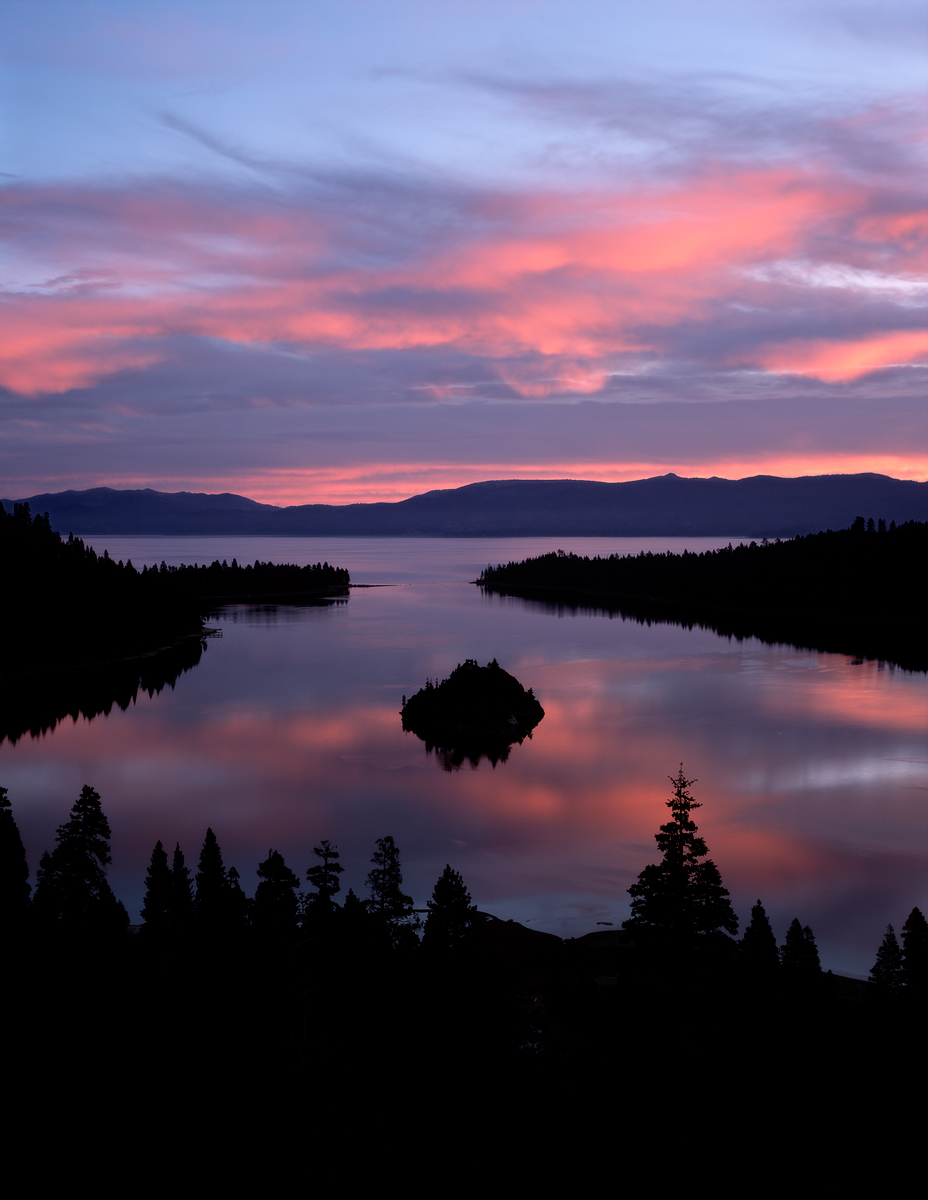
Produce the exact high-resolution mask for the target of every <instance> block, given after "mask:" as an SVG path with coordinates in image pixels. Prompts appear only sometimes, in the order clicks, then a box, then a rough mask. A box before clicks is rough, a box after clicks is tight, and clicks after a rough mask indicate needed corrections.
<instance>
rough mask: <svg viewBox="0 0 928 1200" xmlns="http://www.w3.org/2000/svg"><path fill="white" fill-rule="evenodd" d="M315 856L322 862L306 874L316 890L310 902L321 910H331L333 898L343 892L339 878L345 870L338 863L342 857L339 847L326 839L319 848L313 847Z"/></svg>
mask: <svg viewBox="0 0 928 1200" xmlns="http://www.w3.org/2000/svg"><path fill="white" fill-rule="evenodd" d="M313 854H315V855H316V857H317V858H321V859H322V862H321V863H316V864H315V866H312V867H310V868H309V869H308V870H307V872H306V878H307V879H308V880H309V882H310V883H311V884H312V885H313V887H314V888H315V889H316V892H315V895H313V896H310V901H311V903H312V904H314V905H316V906H318V907H320V908H323V909H330V908H331V907H332V897H333V896H334V895H336V893H338V892H340V891H341V887H342V885H341V881H340V880H339V878H338V877H339V875H341V873H342V872H343V871H344V869H345V868H344V867H343V866H342V865H341V863H339V861H338V859H339V857H340V855H339V853H338V847H337V846H334V845H333V844H332V843H331V842H330V841H329V840H328V838H325V839H324V840H323V841H322V842H320V843H319V845H318V846H313Z"/></svg>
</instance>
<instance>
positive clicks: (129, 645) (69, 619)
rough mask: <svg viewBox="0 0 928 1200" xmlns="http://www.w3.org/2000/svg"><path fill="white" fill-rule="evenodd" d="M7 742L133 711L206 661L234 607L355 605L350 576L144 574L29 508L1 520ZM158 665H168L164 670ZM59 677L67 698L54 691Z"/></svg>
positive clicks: (0, 725) (310, 570)
mask: <svg viewBox="0 0 928 1200" xmlns="http://www.w3.org/2000/svg"><path fill="white" fill-rule="evenodd" d="M0 563H2V565H3V588H2V589H0V617H2V620H3V629H4V637H3V641H2V651H0V681H2V682H3V684H4V687H3V694H2V698H0V737H2V736H4V735H6V736H9V737H11V738H13V739H14V740H15V738H16V737H18V736H20V735H21V734H22V733H23V732H25V730H26V729H31V730H32V731H33V732H39V731H41V730H42V729H46V728H50V727H52V726H53V725H54V724H55V722H56V721H57V720H60V719H61V717H62V716H63V715H64V714H65V713H66V712H71V713H72V714H73V715H77V713H78V712H83V713H85V714H86V715H93V714H94V713H96V712H108V711H109V708H110V707H111V706H112V704H113V703H114V702H115V703H118V704H120V705H121V706H122V707H125V705H126V704H127V703H129V702H130V701H131V698H132V697H134V695H135V694H136V692H137V690H138V688H139V687H140V686H141V687H143V688H145V689H146V690H149V691H151V690H160V688H161V687H163V686H164V684H165V682H173V679H175V678H176V677H177V675H178V674H180V672H181V671H183V670H187V669H189V668H190V667H191V666H194V665H195V664H196V662H198V661H199V658H200V655H201V653H202V649H203V645H204V643H203V641H202V639H203V637H204V635H205V633H206V632H207V630H206V627H205V624H204V619H205V617H206V616H207V615H208V613H209V612H210V610H211V609H213V608H214V607H215V606H216V605H217V604H220V603H223V602H226V601H243V600H263V601H269V600H278V599H288V600H295V599H302V598H312V597H321V596H326V597H331V596H346V595H347V594H348V585H349V583H350V579H349V574H348V572H347V571H345V570H342V569H341V568H338V567H333V566H330V565H329V564H328V563H317V564H316V565H315V566H306V567H298V566H293V565H289V564H284V565H275V564H273V563H262V562H255V563H254V564H253V565H248V566H239V564H238V563H237V562H236V561H235V559H233V560H232V563H231V565H230V564H228V563H226V562H222V563H220V562H214V563H213V564H212V565H211V566H196V565H193V566H186V565H181V566H179V567H171V566H167V565H166V564H165V563H162V564H161V565H160V567H142V569H141V570H138V569H137V568H136V567H134V566H133V565H132V563H131V562H128V561H127V562H122V561H119V562H115V561H114V560H113V559H111V558H110V557H109V555H108V553H107V552H106V551H104V553H103V554H102V555H98V554H97V553H96V552H95V551H94V549H93V548H92V547H91V546H87V545H85V544H84V542H83V541H82V540H81V539H80V538H75V537H73V536H69V537H68V538H67V539H65V538H63V537H61V535H60V534H59V533H56V532H55V531H54V530H53V529H52V528H51V524H50V521H49V518H48V514H47V513H45V514H36V515H35V516H33V515H32V514H31V512H30V510H29V505H28V504H17V505H16V507H15V509H14V511H13V512H12V513H7V512H4V511H2V510H0ZM153 656H157V658H158V661H157V662H156V661H155V659H154V657H153ZM49 672H54V673H56V679H55V686H54V687H53V688H50V687H48V686H47V682H46V681H47V679H48V675H49Z"/></svg>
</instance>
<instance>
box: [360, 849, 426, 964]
mask: <svg viewBox="0 0 928 1200" xmlns="http://www.w3.org/2000/svg"><path fill="white" fill-rule="evenodd" d="M371 862H372V863H373V864H374V869H373V870H372V871H370V872H369V873H368V876H367V879H366V880H365V882H366V884H367V887H368V889H369V890H370V893H371V895H370V899H369V900H368V901H367V908H368V911H369V912H371V913H372V914H373V915H374V916H376V917H377V918H378V919H379V920H380V921H382V922H383V923H384V925H385V926H386V927H387V929H388V932H389V933H390V936H391V938H392V940H393V943H394V945H398V944H399V943H400V942H404V941H406V940H407V938H408V936H409V935H411V934H412V931H413V929H415V928H416V927H417V926H418V922H417V921H416V919H415V917H414V915H413V911H412V896H407V895H405V893H404V892H403V891H402V886H403V873H402V871H401V869H400V852H399V847H398V846H397V845H396V843H395V842H394V840H393V838H392V837H384V838H378V839H377V849H376V850H375V851H374V853H373V854H372V856H371Z"/></svg>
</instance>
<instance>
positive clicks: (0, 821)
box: [0, 787, 32, 929]
mask: <svg viewBox="0 0 928 1200" xmlns="http://www.w3.org/2000/svg"><path fill="white" fill-rule="evenodd" d="M31 891H32V888H31V887H30V886H29V864H28V863H27V862H26V848H25V846H24V845H23V839H22V838H21V837H20V834H19V827H18V826H17V824H16V822H15V821H14V820H13V806H12V805H11V804H10V801H9V799H8V798H7V789H6V788H5V787H0V929H10V928H15V927H16V926H17V925H20V924H21V923H22V922H23V921H24V920H25V918H26V914H27V913H28V911H29V893H30V892H31Z"/></svg>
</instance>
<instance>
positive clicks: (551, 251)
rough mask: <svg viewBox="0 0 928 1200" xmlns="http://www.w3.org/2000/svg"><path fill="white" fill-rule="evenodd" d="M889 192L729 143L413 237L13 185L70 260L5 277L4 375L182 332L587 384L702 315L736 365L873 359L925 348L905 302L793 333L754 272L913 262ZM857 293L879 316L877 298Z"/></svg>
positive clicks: (673, 339) (50, 378)
mask: <svg viewBox="0 0 928 1200" xmlns="http://www.w3.org/2000/svg"><path fill="white" fill-rule="evenodd" d="M885 191H886V189H885V188H883V189H882V190H881V187H880V185H878V184H870V185H866V186H865V184H864V183H862V182H860V181H859V180H853V181H852V180H849V179H848V178H847V177H845V176H844V175H840V174H837V173H832V174H828V173H827V172H826V171H824V170H817V171H816V170H809V169H806V168H803V167H800V166H798V165H788V166H783V165H780V166H777V167H775V168H768V169H761V168H756V167H752V168H750V169H745V168H743V167H733V166H724V165H719V166H717V167H716V168H715V169H713V170H711V171H705V172H703V174H701V175H700V176H698V177H696V178H690V179H682V180H677V181H676V182H674V183H669V184H665V185H663V186H661V187H656V186H648V187H642V188H639V189H637V190H635V189H632V190H623V191H620V190H616V191H615V192H602V191H601V192H598V193H585V194H580V195H576V194H573V193H567V192H565V193H561V194H556V193H546V194H537V195H523V196H515V197H513V196H508V197H483V198H478V199H477V200H474V199H473V198H472V197H464V198H462V199H460V200H459V201H458V208H459V216H460V218H461V219H460V220H459V221H458V222H457V223H452V224H453V228H451V229H449V230H445V231H442V230H439V231H438V232H437V233H436V231H434V230H433V231H429V230H424V231H423V234H422V236H421V237H419V238H416V237H415V236H412V234H411V233H410V231H409V230H407V229H405V228H402V229H399V230H398V229H397V228H396V227H395V226H396V224H397V221H398V220H399V218H397V217H395V214H392V215H391V214H388V215H387V217H386V218H384V219H383V220H382V223H381V224H380V225H378V224H377V220H376V216H377V214H376V211H375V209H376V206H374V208H372V209H371V211H370V212H368V213H365V214H364V215H365V219H364V220H360V219H359V218H358V216H357V213H350V214H348V215H347V216H346V215H345V214H343V213H340V212H339V211H337V210H332V211H330V210H326V209H324V208H323V207H321V206H319V205H317V207H316V210H313V208H312V203H313V202H312V200H311V199H310V200H307V201H306V202H305V203H304V204H300V203H296V202H294V201H292V200H289V201H287V202H286V203H282V202H281V201H280V200H279V198H268V197H266V196H264V197H262V196H254V195H248V196H243V195H237V196H231V195H224V194H205V193H202V192H200V193H198V192H196V191H195V190H193V189H191V190H189V191H188V192H186V193H185V192H183V191H180V190H178V189H174V190H171V191H169V192H166V193H163V194H162V193H149V194H143V193H142V192H140V191H123V192H109V193H102V192H92V191H83V192H81V191H78V190H76V189H70V190H64V189H48V190H47V191H43V190H41V189H25V188H13V189H9V190H8V192H7V195H6V201H5V211H6V216H5V222H6V224H7V226H8V228H10V229H11V230H12V233H13V235H14V237H13V240H14V241H16V240H17V237H18V238H19V240H20V241H21V242H22V245H23V246H24V247H27V248H26V249H24V250H23V251H22V256H23V257H22V260H21V261H20V263H19V268H20V274H21V275H31V276H32V277H35V276H36V275H37V274H38V273H39V267H40V265H41V266H42V268H43V269H47V271H46V274H45V278H46V279H49V278H50V279H51V282H50V283H41V284H39V285H36V286H30V287H26V286H21V287H20V290H19V291H17V292H11V291H8V292H7V294H6V296H5V299H4V302H3V303H4V327H5V337H4V339H3V345H2V348H0V381H2V382H3V383H4V384H5V386H7V387H8V388H10V389H12V390H13V391H16V392H19V393H21V394H25V395H37V394H40V393H44V392H61V391H66V390H68V389H69V388H75V387H88V386H92V385H93V384H95V383H97V382H99V381H100V380H103V379H105V378H106V377H107V376H109V375H112V374H113V373H115V372H119V371H125V370H127V369H136V370H138V369H142V368H144V367H146V366H147V365H150V364H152V363H153V362H156V361H158V359H159V357H160V356H161V355H162V354H163V350H162V349H161V348H160V346H159V343H160V342H161V341H163V340H164V339H167V338H176V337H177V336H179V335H180V336H186V337H193V338H200V339H215V340H219V341H222V342H227V343H232V344H239V345H267V346H274V347H280V346H286V347H288V348H289V349H290V350H291V351H292V352H295V353H297V354H306V353H308V352H309V351H312V350H316V349H318V348H320V347H321V348H338V349H340V350H344V351H349V352H355V353H361V354H363V353H365V352H370V351H410V350H411V351H416V350H421V349H423V348H436V347H440V348H447V349H453V350H455V351H458V352H461V353H465V354H468V355H470V356H476V357H478V358H480V359H482V360H483V361H484V364H485V366H486V369H487V373H488V374H489V375H490V376H491V377H493V378H496V379H499V380H501V381H502V382H504V383H505V384H507V385H508V386H509V388H510V389H511V390H512V391H513V392H514V393H516V394H517V395H522V396H525V397H529V398H538V397H544V396H548V395H552V394H560V395H564V394H574V395H583V394H594V393H596V392H598V391H599V390H600V389H601V388H602V387H603V385H604V382H605V380H606V379H607V378H608V376H609V374H610V372H611V371H612V370H613V369H614V368H615V364H616V363H618V362H621V363H623V364H625V365H628V364H630V365H631V366H632V368H633V369H641V368H642V366H643V365H646V364H647V363H649V362H654V361H660V360H661V359H667V358H668V357H670V358H673V357H675V356H679V355H680V354H682V353H684V349H682V348H681V345H678V342H679V340H680V337H681V336H682V335H681V332H680V331H681V330H684V329H690V330H692V329H693V328H694V327H700V328H705V330H706V331H707V336H705V337H703V338H702V339H699V338H697V339H696V344H697V350H695V351H694V350H693V348H692V344H691V343H692V341H693V339H692V337H690V341H689V342H688V343H687V345H686V347H685V351H686V353H687V354H688V355H689V356H692V355H693V354H694V353H695V354H696V355H697V357H700V358H702V359H705V360H706V361H710V362H711V361H712V360H714V361H715V363H716V364H717V365H724V364H725V363H731V362H737V364H738V365H739V366H741V367H750V368H754V369H758V370H762V371H773V372H782V371H788V372H794V373H799V374H805V375H811V376H814V377H816V378H819V379H823V380H838V379H848V378H853V377H855V376H858V375H861V374H863V373H866V372H869V371H872V370H876V369H880V368H882V367H884V366H887V365H890V364H899V363H902V364H907V363H913V362H919V361H921V360H922V358H923V355H924V351H925V342H924V338H923V337H922V336H921V335H920V334H919V333H917V332H914V331H912V330H911V328H887V327H886V324H885V322H886V317H887V311H886V305H885V303H884V304H883V306H882V310H881V318H882V321H883V324H882V325H881V326H880V327H879V328H872V329H870V330H865V331H864V332H862V333H861V332H859V331H858V333H857V335H856V336H855V337H853V338H849V337H848V331H847V330H846V329H845V328H844V327H843V326H842V325H841V323H840V321H839V322H838V324H837V325H836V326H835V327H834V328H829V322H830V321H831V323H832V324H834V321H833V320H832V318H831V316H830V311H831V310H830V309H829V307H828V304H827V303H825V302H824V301H822V299H821V295H817V296H816V297H815V299H816V301H817V302H820V309H819V310H818V311H817V313H816V317H815V320H813V321H811V322H806V325H807V326H808V328H800V329H795V330H791V331H790V333H789V336H786V337H784V334H783V330H782V328H781V329H774V328H771V314H773V315H777V314H779V313H780V311H781V310H783V311H788V310H789V306H790V304H795V303H796V302H797V289H798V288H799V287H800V284H799V283H797V282H796V281H795V280H794V281H793V282H792V284H791V285H790V292H789V297H788V298H787V297H785V296H784V291H783V289H784V286H785V285H784V284H783V282H782V280H781V281H780V282H778V283H775V284H773V283H769V282H762V281H759V280H758V278H757V277H756V272H757V268H759V267H764V266H765V265H766V264H775V263H777V262H779V261H781V260H784V259H796V258H801V257H805V258H806V259H810V258H811V259H813V260H814V256H815V254H816V251H817V248H818V247H820V246H823V245H825V244H827V245H828V253H829V254H830V255H832V257H833V254H834V245H833V243H834V242H835V241H836V240H838V241H840V243H841V246H842V252H843V253H844V255H845V258H846V259H847V261H849V262H858V261H859V262H861V263H864V262H870V261H874V260H875V259H876V258H881V261H882V268H881V269H882V270H883V271H884V272H885V271H886V270H887V269H888V268H890V269H892V270H901V269H903V268H905V269H906V270H908V271H909V272H910V273H911V271H912V270H914V268H915V267H916V266H917V265H918V262H920V260H921V257H922V249H923V241H922V239H921V233H920V230H921V224H920V217H919V214H918V212H917V211H914V207H913V206H912V205H910V206H909V207H910V208H913V211H902V210H901V209H902V207H904V205H903V203H902V201H901V200H900V199H899V198H898V197H890V199H892V200H893V202H894V205H895V210H894V211H893V212H892V213H881V212H880V211H874V210H879V209H880V208H881V206H882V207H883V208H885V207H886V206H887V204H888V203H889V201H888V199H887V196H886V195H885V194H884V193H885ZM357 201H358V204H360V205H362V206H363V205H364V204H365V203H366V204H368V205H370V204H371V198H369V197H365V196H364V195H363V193H361V194H360V195H359V196H358V197H357ZM262 205H263V207H262ZM391 222H392V224H391ZM443 232H444V234H445V235H444V236H440V234H442V233H443ZM29 246H31V247H32V250H30V249H29V248H28V247H29ZM36 246H41V256H42V262H41V264H39V262H38V257H39V251H38V250H36V249H35V247H36ZM751 271H754V273H755V277H754V278H749V277H748V275H749V274H750V272H751ZM858 290H859V289H858ZM828 299H833V297H829V298H828ZM854 303H855V305H856V307H855V309H854V320H855V322H856V324H858V325H859V323H860V320H861V319H863V320H864V321H866V320H867V319H868V315H867V312H866V297H865V298H864V299H861V298H860V296H859V295H858V296H856V298H855V300H854ZM821 304H824V308H823V309H822V308H821ZM862 305H863V308H862V307H861V306H862ZM832 308H833V305H832ZM898 320H899V322H900V323H901V324H903V325H905V323H906V321H908V322H909V323H911V312H907V311H905V310H903V309H902V308H900V310H899V313H898ZM773 324H776V322H775V321H774V322H773ZM684 341H685V339H684ZM432 394H433V396H440V395H441V394H442V391H441V383H440V381H439V382H437V383H436V388H435V390H434V391H433V392H432ZM446 394H447V393H446Z"/></svg>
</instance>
